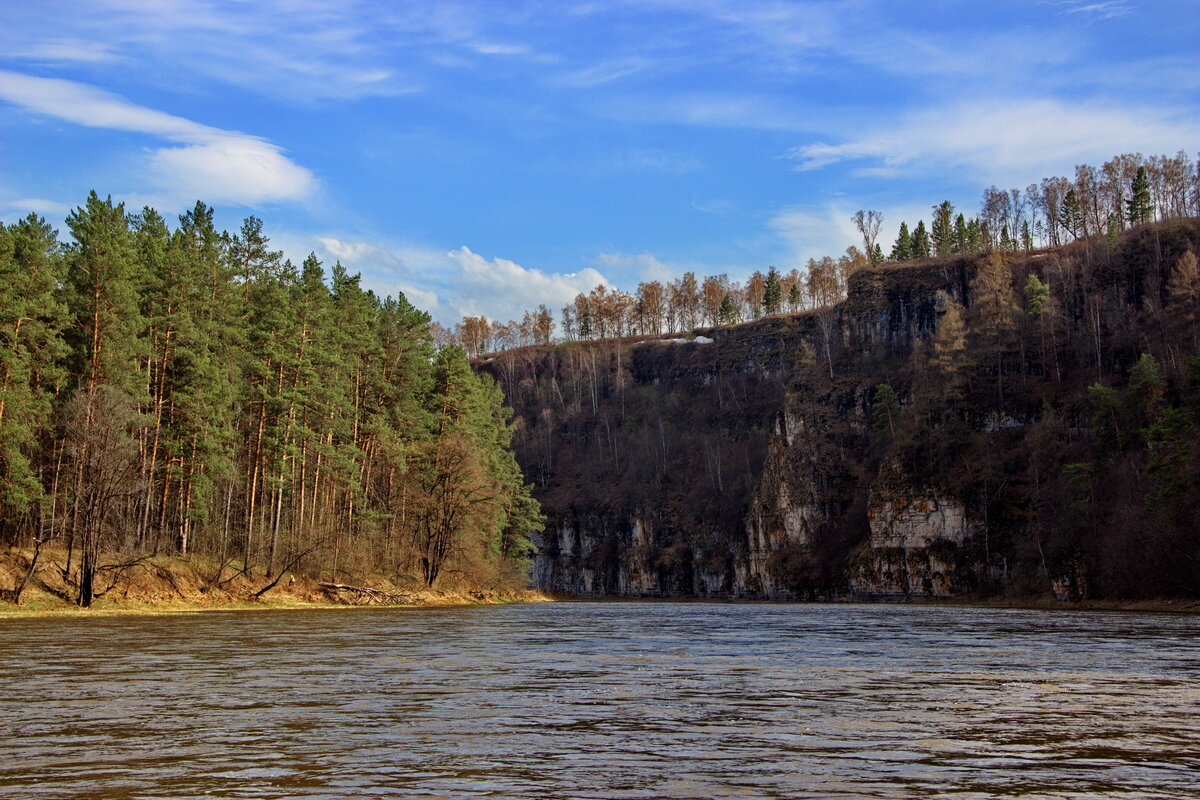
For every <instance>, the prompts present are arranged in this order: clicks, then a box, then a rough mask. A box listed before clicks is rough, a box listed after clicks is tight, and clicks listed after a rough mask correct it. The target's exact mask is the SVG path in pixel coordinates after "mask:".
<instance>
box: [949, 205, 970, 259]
mask: <svg viewBox="0 0 1200 800" xmlns="http://www.w3.org/2000/svg"><path fill="white" fill-rule="evenodd" d="M953 252H955V253H967V252H970V238H969V235H968V233H967V221H966V219H965V218H964V217H963V215H962V214H959V215H958V216H957V217H955V218H954V250H953Z"/></svg>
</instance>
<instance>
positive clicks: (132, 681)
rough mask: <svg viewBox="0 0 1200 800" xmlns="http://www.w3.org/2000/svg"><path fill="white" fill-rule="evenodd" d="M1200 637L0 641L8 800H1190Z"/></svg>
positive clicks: (565, 614)
mask: <svg viewBox="0 0 1200 800" xmlns="http://www.w3.org/2000/svg"><path fill="white" fill-rule="evenodd" d="M1198 633H1200V618H1197V617H1196V616H1189V615H1168V614H1141V613H1106V612H1087V613H1078V612H1047V611H1020V610H1001V609H980V608H957V607H943V606H938V607H927V606H857V605H749V604H747V605H732V604H706V603H705V604H702V603H544V604H529V605H514V606H490V607H489V606H484V607H472V608H461V609H427V610H394V609H345V610H336V609H335V610H317V611H263V612H251V613H246V612H240V613H239V612H211V613H204V614H192V615H173V616H152V617H149V616H113V617H96V618H90V619H81V618H74V617H73V618H15V619H7V620H0V688H2V691H0V737H2V738H0V797H5V798H13V799H14V800H17V799H20V798H41V797H45V798H67V797H70V798H105V799H106V800H113V799H119V798H183V797H228V798H284V797H287V798H292V797H304V798H360V797H396V798H409V797H412V798H418V797H444V798H466V797H498V798H539V799H545V800H550V799H552V798H572V799H573V798H716V797H737V798H807V797H812V798H873V797H887V798H893V797H899V798H907V797H955V798H993V797H1017V796H1020V797H1026V798H1031V797H1047V798H1048V797H1053V798H1074V797H1078V798H1107V797H1113V798H1116V797H1138V798H1143V797H1170V798H1189V800H1190V799H1191V798H1194V797H1196V796H1200V733H1198V726H1200V713H1198V712H1200V637H1198V636H1197V634H1198Z"/></svg>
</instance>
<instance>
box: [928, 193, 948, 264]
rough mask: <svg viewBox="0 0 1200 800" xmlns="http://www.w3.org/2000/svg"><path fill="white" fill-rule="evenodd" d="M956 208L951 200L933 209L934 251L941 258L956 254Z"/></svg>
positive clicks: (932, 231) (932, 233) (932, 232)
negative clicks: (954, 220)
mask: <svg viewBox="0 0 1200 800" xmlns="http://www.w3.org/2000/svg"><path fill="white" fill-rule="evenodd" d="M953 219H954V206H953V205H952V204H951V203H950V201H949V200H946V201H944V202H942V204H941V205H937V206H934V207H933V223H932V229H931V232H930V234H931V236H932V240H933V251H934V252H935V253H936V254H937V255H939V256H945V255H949V254H950V253H953V252H954V223H953Z"/></svg>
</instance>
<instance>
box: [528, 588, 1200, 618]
mask: <svg viewBox="0 0 1200 800" xmlns="http://www.w3.org/2000/svg"><path fill="white" fill-rule="evenodd" d="M546 596H547V597H548V598H549V599H550V600H553V601H556V602H560V603H698V604H715V605H720V604H734V605H764V606H773V605H814V606H821V605H826V606H845V605H867V606H897V607H907V606H932V607H951V608H1010V609H1023V610H1030V611H1133V612H1147V613H1163V614H1200V600H1188V599H1165V600H1163V599H1159V600H1088V599H1085V600H1078V601H1065V600H1057V599H1055V598H1054V597H1050V596H1047V597H1004V596H1002V597H977V596H974V595H960V596H958V597H910V598H902V597H900V598H897V597H889V598H868V597H844V598H830V599H824V600H758V599H751V598H738V597H575V596H572V595H565V594H558V593H546Z"/></svg>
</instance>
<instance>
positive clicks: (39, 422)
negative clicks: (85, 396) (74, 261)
mask: <svg viewBox="0 0 1200 800" xmlns="http://www.w3.org/2000/svg"><path fill="white" fill-rule="evenodd" d="M62 266H63V264H62V258H61V254H60V252H59V247H58V242H57V240H56V232H55V231H54V230H53V229H52V228H51V227H50V226H49V225H47V224H46V221H45V220H43V219H42V218H40V217H38V216H36V215H34V214H30V215H29V216H28V217H26V218H25V219H23V220H21V221H19V222H17V223H16V224H14V225H12V226H11V227H6V226H4V225H3V224H0V531H4V530H5V529H7V528H9V527H10V526H16V525H18V523H19V522H20V520H21V519H22V518H23V517H25V515H28V514H31V513H32V514H34V515H35V516H36V512H38V511H40V503H41V502H42V500H43V499H44V497H45V490H44V486H43V483H42V481H41V480H40V478H39V475H38V469H37V463H36V461H37V454H38V451H39V445H40V444H41V442H42V440H43V436H44V434H45V432H46V430H47V428H48V427H49V424H50V415H51V411H52V402H53V399H54V395H55V392H56V389H57V387H58V386H59V385H60V384H61V382H62V380H63V377H64V373H63V372H62V369H61V367H60V363H61V360H62V359H63V357H64V356H65V354H66V344H65V342H64V340H63V326H64V324H65V322H66V320H65V312H66V309H65V308H64V306H63V305H62V304H61V303H60V302H59V299H58V297H57V289H58V286H59V284H60V283H61V281H62ZM31 521H32V522H34V524H36V523H37V520H36V519H34V520H31Z"/></svg>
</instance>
